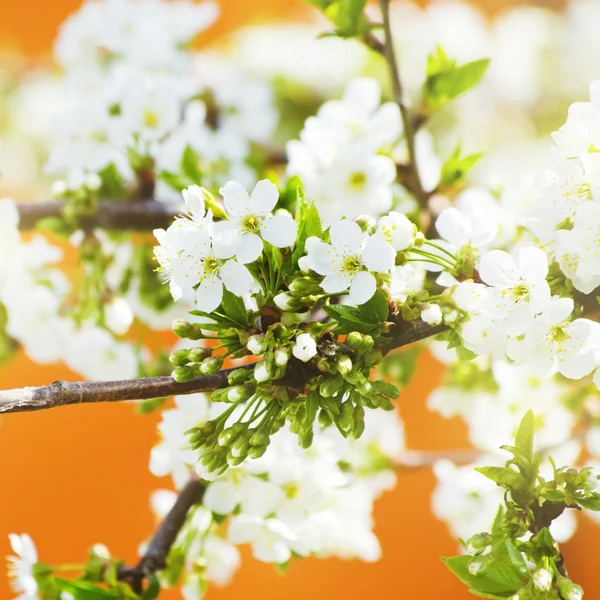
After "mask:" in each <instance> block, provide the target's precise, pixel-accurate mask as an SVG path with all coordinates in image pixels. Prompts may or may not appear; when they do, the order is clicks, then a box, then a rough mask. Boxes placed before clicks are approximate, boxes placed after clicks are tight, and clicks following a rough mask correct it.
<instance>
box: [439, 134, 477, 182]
mask: <svg viewBox="0 0 600 600" xmlns="http://www.w3.org/2000/svg"><path fill="white" fill-rule="evenodd" d="M482 156H483V153H478V154H468V155H467V156H461V148H460V145H458V146H457V147H456V150H454V152H453V153H452V154H451V155H450V156H449V157H448V159H447V160H446V162H445V163H444V165H443V166H442V172H441V174H440V181H439V184H438V188H439V189H440V190H445V189H448V188H452V187H455V186H459V185H461V184H462V183H463V182H464V180H465V177H466V176H467V174H468V172H469V171H470V170H471V169H472V168H473V167H474V166H475V165H476V164H477V163H478V162H479V160H480V159H481V157H482Z"/></svg>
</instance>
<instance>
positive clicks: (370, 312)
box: [358, 290, 390, 325]
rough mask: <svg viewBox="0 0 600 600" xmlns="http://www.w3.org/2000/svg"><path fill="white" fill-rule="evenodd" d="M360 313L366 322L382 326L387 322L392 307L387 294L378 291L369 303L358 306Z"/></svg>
mask: <svg viewBox="0 0 600 600" xmlns="http://www.w3.org/2000/svg"><path fill="white" fill-rule="evenodd" d="M358 311H359V314H360V316H361V317H362V318H363V319H364V320H365V322H367V323H373V324H374V325H381V323H384V322H385V321H387V318H388V315H389V313H390V306H389V304H388V300H387V298H386V296H385V294H384V293H383V292H382V291H381V290H377V291H376V292H375V294H373V297H372V298H371V299H370V300H369V301H367V302H365V303H364V304H360V305H359V306H358Z"/></svg>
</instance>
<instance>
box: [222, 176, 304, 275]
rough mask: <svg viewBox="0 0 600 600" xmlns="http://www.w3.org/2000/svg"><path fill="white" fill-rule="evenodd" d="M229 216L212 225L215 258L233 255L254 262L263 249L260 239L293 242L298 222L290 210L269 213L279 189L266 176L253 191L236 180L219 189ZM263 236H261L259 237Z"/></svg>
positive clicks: (278, 244) (281, 245)
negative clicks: (288, 212) (227, 218)
mask: <svg viewBox="0 0 600 600" xmlns="http://www.w3.org/2000/svg"><path fill="white" fill-rule="evenodd" d="M220 193H221V195H222V196H223V199H224V202H225V208H226V209H227V214H228V215H229V220H223V221H219V222H218V223H215V225H214V227H213V245H214V248H215V255H216V256H218V258H231V257H232V256H236V257H237V259H238V261H239V262H240V263H242V264H246V263H251V262H254V261H255V260H256V259H257V258H258V257H259V256H260V255H261V253H262V251H263V240H265V241H267V242H269V243H270V244H273V246H276V247H277V248H284V247H286V246H292V245H293V244H294V242H295V241H296V232H297V229H298V225H297V223H296V221H294V219H293V218H292V217H291V216H290V215H289V214H279V213H277V214H275V215H273V214H272V211H273V209H274V208H275V205H276V204H277V200H278V198H279V192H278V190H277V186H275V184H273V183H271V182H270V181H269V180H268V179H263V180H262V181H259V182H258V183H257V184H256V186H255V187H254V190H253V191H252V195H251V196H249V195H248V192H247V191H246V190H245V189H244V187H243V186H242V185H241V184H240V183H238V182H237V181H229V182H228V183H226V184H225V186H224V187H222V188H221V190H220ZM261 238H262V239H261Z"/></svg>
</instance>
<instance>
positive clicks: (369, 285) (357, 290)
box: [350, 271, 377, 304]
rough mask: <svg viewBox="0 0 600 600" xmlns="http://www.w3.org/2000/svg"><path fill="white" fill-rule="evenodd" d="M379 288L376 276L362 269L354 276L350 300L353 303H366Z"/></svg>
mask: <svg viewBox="0 0 600 600" xmlns="http://www.w3.org/2000/svg"><path fill="white" fill-rule="evenodd" d="M376 289H377V281H376V279H375V277H374V276H373V275H372V274H371V273H369V272H367V271H360V272H359V273H357V274H356V275H355V276H354V277H353V278H352V283H351V284H350V302H351V303H352V304H364V303H365V302H368V301H369V300H370V299H371V298H372V297H373V294H374V293H375V290H376Z"/></svg>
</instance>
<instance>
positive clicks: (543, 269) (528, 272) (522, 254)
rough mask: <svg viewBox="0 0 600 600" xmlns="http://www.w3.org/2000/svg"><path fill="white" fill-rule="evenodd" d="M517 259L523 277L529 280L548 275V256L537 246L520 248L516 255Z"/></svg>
mask: <svg viewBox="0 0 600 600" xmlns="http://www.w3.org/2000/svg"><path fill="white" fill-rule="evenodd" d="M517 261H518V263H519V267H521V273H522V274H523V277H525V279H527V280H530V281H532V280H533V281H535V280H539V279H546V276H547V275H548V257H547V256H546V254H545V253H544V252H543V251H542V250H540V249H539V248H536V247H535V246H530V247H527V248H521V250H519V254H518V255H517Z"/></svg>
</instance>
